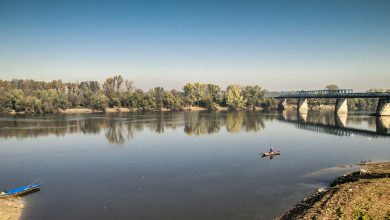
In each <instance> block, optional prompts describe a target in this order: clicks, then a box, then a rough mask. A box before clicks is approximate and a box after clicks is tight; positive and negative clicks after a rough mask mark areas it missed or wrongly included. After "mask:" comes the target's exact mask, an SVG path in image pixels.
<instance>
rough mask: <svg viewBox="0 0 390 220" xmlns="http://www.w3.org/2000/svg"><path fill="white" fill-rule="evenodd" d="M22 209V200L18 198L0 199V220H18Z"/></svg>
mask: <svg viewBox="0 0 390 220" xmlns="http://www.w3.org/2000/svg"><path fill="white" fill-rule="evenodd" d="M23 208H24V204H23V200H22V199H21V198H19V197H14V198H8V199H0V220H18V219H20V217H21V216H22V212H23Z"/></svg>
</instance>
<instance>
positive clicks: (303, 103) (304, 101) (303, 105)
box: [297, 98, 309, 111]
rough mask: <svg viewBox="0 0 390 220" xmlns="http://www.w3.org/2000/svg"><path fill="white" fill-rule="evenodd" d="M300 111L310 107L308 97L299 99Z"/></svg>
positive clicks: (298, 107)
mask: <svg viewBox="0 0 390 220" xmlns="http://www.w3.org/2000/svg"><path fill="white" fill-rule="evenodd" d="M297 109H298V111H307V110H308V109H309V105H308V104H307V99H305V98H303V99H298V106H297Z"/></svg>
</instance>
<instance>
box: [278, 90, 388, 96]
mask: <svg viewBox="0 0 390 220" xmlns="http://www.w3.org/2000/svg"><path fill="white" fill-rule="evenodd" d="M275 98H390V93H389V92H360V93H359V92H358V93H356V92H353V90H352V89H338V90H312V91H303V90H302V91H296V92H292V93H288V94H283V95H279V96H276V97H275Z"/></svg>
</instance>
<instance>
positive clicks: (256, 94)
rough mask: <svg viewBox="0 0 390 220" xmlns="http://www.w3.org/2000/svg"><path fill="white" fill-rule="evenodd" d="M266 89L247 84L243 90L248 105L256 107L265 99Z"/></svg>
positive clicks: (252, 107)
mask: <svg viewBox="0 0 390 220" xmlns="http://www.w3.org/2000/svg"><path fill="white" fill-rule="evenodd" d="M264 94H265V90H263V89H262V88H261V87H260V86H246V87H245V88H244V91H243V97H244V99H245V100H246V107H248V108H250V109H255V107H256V106H260V104H261V102H262V101H263V97H264Z"/></svg>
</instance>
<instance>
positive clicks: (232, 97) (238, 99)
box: [226, 84, 246, 110]
mask: <svg viewBox="0 0 390 220" xmlns="http://www.w3.org/2000/svg"><path fill="white" fill-rule="evenodd" d="M245 103H246V100H245V99H244V97H243V96H242V95H241V88H240V86H239V85H237V84H234V85H230V86H228V88H227V90H226V104H227V106H228V107H230V108H231V109H234V110H240V109H242V108H243V107H244V106H245Z"/></svg>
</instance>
